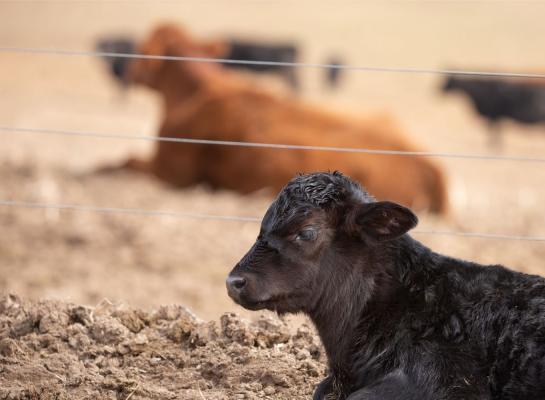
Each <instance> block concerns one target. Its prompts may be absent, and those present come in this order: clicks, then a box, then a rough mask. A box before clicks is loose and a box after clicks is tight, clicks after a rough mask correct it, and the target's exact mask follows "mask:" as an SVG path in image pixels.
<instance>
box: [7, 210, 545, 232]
mask: <svg viewBox="0 0 545 400" xmlns="http://www.w3.org/2000/svg"><path fill="white" fill-rule="evenodd" d="M0 206H5V207H20V208H31V209H54V210H61V211H81V212H96V213H102V214H121V215H123V214H124V215H139V216H148V217H171V218H191V219H203V220H219V221H235V222H253V223H258V222H261V218H258V217H245V216H234V215H213V214H202V213H193V212H179V211H166V210H148V209H141V208H123V207H99V206H90V205H82V204H56V203H42V202H29V201H18V200H0ZM412 233H414V234H418V235H442V236H460V237H468V238H479V239H495V240H517V241H526V242H545V237H542V236H520V235H504V234H495V233H482V232H460V231H447V230H420V229H417V230H414V231H412Z"/></svg>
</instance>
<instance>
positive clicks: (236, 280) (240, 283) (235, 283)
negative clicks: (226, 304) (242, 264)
mask: <svg viewBox="0 0 545 400" xmlns="http://www.w3.org/2000/svg"><path fill="white" fill-rule="evenodd" d="M227 284H228V285H229V286H231V287H232V288H233V289H235V290H238V291H240V290H242V288H244V286H246V278H242V277H240V276H233V277H229V278H227Z"/></svg>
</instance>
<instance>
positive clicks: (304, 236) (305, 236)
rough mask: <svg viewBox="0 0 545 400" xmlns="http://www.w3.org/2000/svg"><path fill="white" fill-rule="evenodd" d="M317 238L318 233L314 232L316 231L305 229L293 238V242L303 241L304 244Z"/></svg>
mask: <svg viewBox="0 0 545 400" xmlns="http://www.w3.org/2000/svg"><path fill="white" fill-rule="evenodd" d="M317 236H318V232H316V229H313V228H307V229H303V230H302V231H300V232H299V233H298V234H297V235H296V236H295V240H303V241H305V242H308V241H311V240H314V239H316V237H317Z"/></svg>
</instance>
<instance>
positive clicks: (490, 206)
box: [0, 0, 545, 399]
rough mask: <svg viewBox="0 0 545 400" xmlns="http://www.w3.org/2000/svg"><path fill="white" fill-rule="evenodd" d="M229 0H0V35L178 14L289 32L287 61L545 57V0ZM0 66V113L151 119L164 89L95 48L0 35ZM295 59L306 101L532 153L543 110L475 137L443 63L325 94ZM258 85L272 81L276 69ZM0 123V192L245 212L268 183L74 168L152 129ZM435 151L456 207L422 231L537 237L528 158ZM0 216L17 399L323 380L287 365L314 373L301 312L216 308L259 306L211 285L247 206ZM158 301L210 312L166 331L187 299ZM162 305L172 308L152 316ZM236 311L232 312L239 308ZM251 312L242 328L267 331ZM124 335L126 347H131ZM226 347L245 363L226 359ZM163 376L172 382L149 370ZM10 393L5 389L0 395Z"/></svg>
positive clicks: (540, 216) (458, 249)
mask: <svg viewBox="0 0 545 400" xmlns="http://www.w3.org/2000/svg"><path fill="white" fill-rule="evenodd" d="M226 4H227V3H224V2H217V1H206V2H193V1H187V2H169V1H161V2H149V1H135V2H127V1H107V2H106V1H104V2H102V1H74V2H66V1H55V2H39V1H36V2H32V1H28V2H27V1H24V2H14V1H6V2H1V3H0V15H1V16H2V21H3V22H2V24H1V25H0V46H21V47H49V48H71V49H82V50H89V49H92V46H93V43H94V41H95V40H96V39H97V38H98V37H101V36H102V35H104V34H108V33H125V32H126V33H134V34H137V35H139V36H140V37H141V36H143V35H145V33H146V32H148V31H149V29H151V27H152V26H153V25H154V24H155V23H157V22H161V21H164V20H174V21H178V22H180V23H183V24H185V25H186V26H188V28H190V29H191V30H192V31H193V32H195V33H196V34H199V35H202V36H209V37H212V36H214V35H220V34H224V33H230V34H232V35H235V36H240V37H248V36H252V37H260V38H264V39H278V40H294V41H296V42H298V43H299V44H300V45H301V46H302V48H303V50H304V51H303V55H302V57H303V59H302V61H308V62H323V61H325V60H326V58H327V57H328V56H329V55H331V54H339V55H341V56H342V57H343V59H345V60H346V62H348V63H351V64H354V65H371V66H392V67H395V66H399V67H421V68H442V67H450V66H454V67H460V68H472V69H494V70H513V71H524V70H527V71H544V70H545V56H544V55H543V52H542V47H543V46H542V43H541V41H540V40H539V38H543V37H545V24H542V20H543V16H544V15H545V4H540V3H536V2H479V1H468V2H465V1H464V2H453V1H452V2H451V1H445V2H433V1H414V2H412V1H411V2H401V1H393V2H378V1H369V2H352V1H347V2H320V3H319V4H316V3H315V2H306V1H301V2H297V3H293V2H288V1H275V2H248V1H243V0H238V1H234V2H229V6H227V5H226ZM0 72H1V74H0V126H12V127H22V128H46V129H66V130H70V129H72V130H80V131H96V132H104V133H119V134H132V135H139V134H142V135H153V134H155V132H156V127H157V124H158V123H159V119H160V103H159V99H158V98H157V97H156V96H155V95H154V94H153V93H150V92H149V91H146V90H144V89H139V88H136V89H131V90H130V91H128V92H127V93H122V92H121V91H120V90H119V88H118V87H116V86H115V85H114V84H113V82H112V81H111V80H110V79H109V78H108V76H107V75H106V73H105V70H104V68H103V65H102V64H101V63H100V60H96V59H93V58H90V57H62V56H54V55H36V54H34V55H28V54H25V55H23V54H12V53H0ZM300 72H301V78H302V81H303V93H302V94H301V96H302V97H303V98H304V99H306V100H307V101H310V102H313V103H316V104H317V106H321V107H327V108H328V109H335V110H338V111H339V112H346V113H351V114H356V115H357V114H360V113H366V114H368V113H373V112H386V113H389V114H392V115H393V116H394V117H395V118H396V119H397V120H398V122H399V124H400V125H401V126H402V127H404V129H405V130H406V131H407V134H409V135H410V136H411V137H412V138H414V139H415V141H417V142H419V143H421V144H422V147H424V148H425V149H427V150H433V151H441V152H465V153H474V154H498V153H499V154H504V155H525V156H535V157H543V156H544V155H545V128H544V127H543V126H541V127H523V126H519V125H515V124H511V123H505V124H504V125H503V126H502V131H503V132H504V146H503V148H502V149H496V150H494V149H490V148H489V147H488V146H487V141H488V137H487V134H486V133H487V132H486V126H485V124H484V123H483V122H482V121H481V120H480V119H479V118H478V117H476V116H475V115H474V114H473V113H472V111H471V108H470V106H469V105H468V103H467V102H466V101H465V100H464V99H463V98H462V97H460V96H452V97H446V96H442V95H441V93H440V91H439V87H440V85H441V79H442V78H441V77H438V76H432V75H407V74H393V73H365V72H361V71H360V72H358V71H352V72H350V73H348V74H347V75H346V77H345V78H346V79H344V80H343V81H342V84H341V87H340V88H339V90H338V91H334V92H332V91H329V90H327V89H326V88H325V87H324V85H323V82H322V81H323V79H322V73H323V71H320V70H313V69H308V70H307V69H306V70H301V71H300ZM263 85H269V86H271V87H272V86H274V88H275V89H277V90H278V89H279V87H281V84H280V83H279V82H278V81H277V80H275V79H274V78H272V77H271V78H267V79H265V82H263ZM0 135H1V138H2V145H1V146H0V200H20V201H30V202H48V203H65V204H80V205H89V206H100V207H125V208H142V209H150V210H151V209H153V210H165V211H175V212H192V213H205V214H216V215H239V216H252V217H259V216H261V215H262V214H263V212H264V210H265V209H266V207H267V205H268V203H269V202H270V200H271V196H272V194H271V193H267V192H266V191H263V192H260V193H256V194H253V195H250V196H239V195H236V194H233V193H229V192H224V191H219V192H212V191H210V190H209V189H208V188H206V187H195V188H189V189H186V190H174V189H172V188H170V187H167V186H165V185H163V184H161V183H159V182H157V181H155V180H153V179H151V178H149V177H146V176H138V175H133V174H119V175H116V176H109V177H106V176H102V177H99V176H89V175H87V174H86V172H88V171H89V170H90V169H92V168H93V167H95V166H97V165H99V164H100V163H103V162H107V161H112V160H114V161H115V160H121V159H123V158H124V157H126V156H127V155H128V154H146V153H148V152H149V151H150V150H151V144H150V143H146V142H139V141H128V140H127V141H125V140H106V139H91V138H70V137H63V136H55V135H41V134H22V133H16V132H4V131H2V132H0ZM241 151H242V150H241ZM438 161H439V162H440V163H441V166H442V167H443V168H444V170H445V173H446V174H447V176H448V180H449V188H450V198H451V204H452V212H451V214H450V215H449V216H448V218H434V217H430V216H427V215H422V216H420V218H421V222H420V226H419V228H420V229H422V230H428V229H440V230H458V231H469V232H489V233H503V234H510V235H531V236H545V228H544V227H543V225H544V222H545V211H544V209H543V206H542V205H543V204H544V202H545V186H544V182H545V169H544V168H543V164H539V163H529V162H527V163H524V162H507V161H479V160H460V159H456V160H455V159H439V160H438ZM0 224H1V226H2V233H3V234H2V235H0V293H4V294H8V293H12V294H14V295H16V296H20V297H21V298H23V299H25V300H24V301H21V300H19V297H4V299H3V300H2V303H1V305H0V340H1V342H0V355H1V356H2V357H3V360H4V361H6V360H7V362H8V364H5V365H6V366H4V370H2V371H0V380H1V382H2V383H3V384H5V383H10V385H11V386H7V387H8V388H9V389H8V390H10V391H11V392H9V393H13V396H15V397H13V396H12V397H13V398H48V397H45V396H46V394H43V396H42V395H40V392H39V390H46V391H47V392H43V393H47V396H50V397H49V398H63V397H62V396H64V398H74V399H76V398H78V399H79V398H90V397H91V396H93V397H95V398H96V397H97V392H93V390H94V389H93V388H94V387H99V388H102V389H100V390H104V391H105V392H103V393H108V394H107V395H106V394H104V397H100V396H98V397H99V398H107V397H106V396H110V397H111V398H120V399H128V398H139V397H140V398H170V397H169V396H173V397H172V398H184V399H185V398H187V399H191V398H197V399H198V398H203V396H204V398H206V399H216V398H236V397H235V394H240V393H239V392H236V390H238V388H237V389H236V390H235V389H233V388H234V387H235V386H237V384H236V382H237V379H238V378H237V377H241V376H244V377H245V378H244V379H247V380H246V381H243V382H245V384H246V383H248V385H250V381H252V382H253V379H254V378H255V377H257V376H261V375H260V374H261V373H264V372H263V371H266V370H267V371H268V370H269V369H271V370H273V371H281V372H282V374H281V376H283V377H284V378H283V379H287V381H286V382H288V386H290V387H291V385H296V386H297V389H293V390H300V392H297V393H295V392H290V390H292V389H288V388H286V387H285V385H284V386H282V385H279V384H277V383H275V382H276V381H274V379H275V378H274V379H273V378H271V377H269V378H264V379H265V381H263V382H261V381H260V380H259V379H258V380H257V382H258V385H256V386H252V387H250V386H247V388H246V386H245V389H244V390H248V391H249V392H251V393H252V395H253V396H257V397H262V396H264V395H265V394H264V393H265V389H266V388H267V387H269V386H270V387H273V388H274V390H275V391H279V393H280V394H278V393H277V392H275V394H270V395H269V396H271V398H298V397H297V396H302V397H301V398H308V394H309V393H310V389H309V388H310V386H311V385H313V384H315V383H316V382H317V381H318V378H317V377H316V376H315V375H313V374H315V372H310V370H309V372H308V373H305V374H302V375H301V374H300V375H299V376H298V377H297V376H296V374H295V375H290V374H292V372H293V373H295V372H294V371H301V369H300V368H306V367H301V365H303V364H304V361H306V360H308V362H309V363H310V364H312V365H313V368H315V369H313V370H312V371H318V374H319V375H320V376H322V374H323V367H322V366H321V364H319V363H318V361H316V360H315V359H314V358H312V357H310V358H308V357H307V358H305V359H302V360H299V359H298V358H297V353H295V356H294V355H293V354H292V352H293V351H296V350H295V349H306V350H309V348H310V347H309V346H311V345H310V344H309V343H310V342H309V340H310V339H309V337H308V336H305V338H304V340H303V339H302V341H299V342H298V340H299V339H297V333H296V331H297V327H298V326H300V323H301V319H298V320H296V321H293V320H288V322H287V324H288V326H289V327H290V329H291V334H292V335H295V336H289V338H288V339H286V340H284V339H285V338H284V336H282V337H283V339H282V341H278V342H275V340H277V339H271V340H272V341H273V342H274V343H273V342H270V343H272V344H270V346H269V344H267V345H266V346H262V345H260V344H257V345H256V342H254V343H253V344H251V345H248V344H241V343H239V342H237V341H236V340H232V339H231V338H229V336H228V334H226V333H225V327H224V326H223V325H222V323H221V321H220V320H219V318H220V316H221V315H223V314H224V313H225V312H237V313H239V314H242V315H244V316H245V317H247V318H252V319H255V318H257V316H255V315H253V314H250V313H246V312H244V311H243V310H241V309H240V308H238V307H236V306H235V305H234V304H232V302H231V301H230V300H229V299H228V297H227V294H226V291H225V287H224V279H225V276H226V274H227V273H228V271H229V270H230V269H231V268H232V267H233V266H234V265H235V263H236V262H237V261H238V259H240V257H241V256H242V255H243V254H244V252H245V251H246V250H247V249H248V248H249V247H250V245H251V243H252V242H253V240H254V238H255V236H256V234H257V230H258V224H256V223H252V222H232V221H218V220H197V219H189V218H173V217H152V216H141V215H119V214H99V213H96V212H81V211H80V212H76V211H58V210H41V209H27V208H15V207H6V206H0ZM415 237H417V238H418V239H419V240H422V241H423V242H424V243H426V244H427V245H429V246H431V247H432V248H434V249H435V250H437V251H441V252H444V253H447V254H450V255H454V256H458V257H463V258H467V259H472V260H475V261H478V262H482V263H501V264H505V265H508V266H510V267H512V268H514V269H517V270H520V271H525V272H529V273H537V274H545V265H544V263H543V260H544V259H545V244H544V243H543V242H541V243H540V242H521V241H502V240H485V239H477V238H465V237H453V236H439V235H423V234H415ZM66 302H71V303H73V304H77V305H78V306H72V305H67V304H66ZM110 303H112V304H113V305H111V306H109V305H108V304H110ZM165 304H179V305H182V306H184V307H188V308H189V309H191V310H192V312H194V313H195V314H196V315H198V316H199V317H200V318H203V320H206V321H208V320H215V321H216V324H217V325H216V328H210V326H209V325H207V324H205V323H200V322H199V323H195V324H194V326H195V327H194V328H191V329H190V331H189V333H187V337H184V338H180V337H175V338H172V337H171V336H172V329H171V325H174V324H183V323H185V322H180V321H186V320H187V319H188V318H189V317H187V314H186V313H185V311H180V310H182V309H181V308H177V307H175V306H169V307H167V308H164V306H163V305H165ZM78 307H84V308H78ZM80 309H81V310H84V313H93V315H95V314H96V315H98V316H99V317H97V319H96V321H95V322H92V321H91V322H89V321H86V320H85V319H83V320H81V318H84V317H78V316H77V315H76V314H77V313H78V311H74V310H80ZM120 310H121V311H120ZM127 310H129V311H127ZM130 310H133V311H130ZM153 310H156V311H153ZM161 310H163V311H161ZM164 310H171V311H168V312H172V313H174V314H172V315H170V314H169V316H168V318H167V317H165V318H163V317H158V315H160V313H162V312H163V313H164V312H167V311H164ZM82 312H83V311H82ZM74 313H76V314H74ZM127 313H128V314H127ZM75 315H76V316H75ZM85 315H87V314H85ZM123 315H136V316H137V320H138V321H140V322H137V324H139V325H138V327H139V328H138V329H137V330H136V332H134V329H132V328H131V327H130V326H129V327H127V326H126V325H125V323H124V322H123V321H125V320H124V318H125V317H123ZM269 317H270V315H268V316H266V317H264V318H269ZM78 318H80V319H78ZM225 318H227V317H224V320H225ZM228 318H232V317H228ZM233 318H234V317H233ZM25 321H26V322H25ZM43 321H46V322H43ZM233 321H237V322H236V323H237V324H238V319H236V318H234V319H233ZM42 322H43V324H46V327H42ZM95 323H99V324H104V326H106V327H107V329H106V328H105V329H106V331H108V332H109V330H113V332H114V333H111V334H112V335H114V336H115V337H112V338H109V339H101V338H100V334H99V336H96V335H97V334H96V332H95V331H94V329H95V328H93V326H94V325H93V324H95ZM19 324H22V325H21V326H22V328H21V329H22V332H23V334H21V332H20V331H19V330H18V329H19V328H17V326H19ZM25 324H26V325H25ZM47 324H49V325H47ZM192 324H193V322H192ZM256 324H258V325H252V326H253V327H249V328H244V329H247V332H254V331H253V329H254V330H255V329H257V330H259V329H261V331H262V332H265V333H263V334H264V335H269V334H270V332H269V333H267V332H268V330H267V329H268V328H263V326H262V325H259V322H256ZM275 324H276V322H275ZM192 326H193V325H192ZM267 326H268V325H267ZM275 326H276V325H275ZM112 327H113V328H112ZM133 328H134V327H133ZM169 329H170V331H169ZM274 329H276V328H274ZM274 329H273V331H272V332H273V333H274V332H275V331H274ZM279 329H280V328H279ZM281 329H282V330H283V329H285V327H284V326H282V328H281ZM182 331H183V329H182ZM93 332H95V333H93ZM142 332H143V333H142ZM169 332H171V333H169ZM195 332H197V333H195ZM203 332H205V333H204V334H203ZM245 332H246V331H245ZM108 334H109V333H108ZM201 334H203V335H204V336H200V335H201ZM254 334H255V333H252V335H254ZM139 335H140V336H139ZM142 335H143V336H142ZM169 335H170V336H169ZM207 335H208V336H207ZM305 335H306V334H305ZM286 337H288V336H286ZM203 338H204V339H203ZM74 340H75V341H76V342H74ZM103 340H106V341H110V340H111V341H112V342H111V343H106V342H104V341H103ZM199 340H201V342H199ZM267 340H269V339H267ZM313 340H314V339H313ZM71 341H72V342H71ZM192 341H193V342H192ZM195 341H197V342H199V344H196V343H197V342H195ZM80 342H81V343H80ZM140 342H142V343H140ZM71 343H72V344H71ZM74 343H75V344H74ZM132 345H135V346H136V348H137V349H138V351H135V352H134V353H133V350H131V346H132ZM280 345H285V346H287V347H285V348H283V347H282V346H280ZM279 346H280V347H279ZM290 346H291V347H290ZM286 348H287V349H288V350H289V351H284V349H286ZM126 349H128V350H126ZM120 350H121V351H120ZM124 351H127V353H123V352H124ZM309 351H310V350H309ZM155 352H159V353H160V354H159V353H155ZM161 354H162V356H161ZM236 357H249V358H248V359H249V360H251V361H249V362H248V363H246V362H240V363H237V361H235V359H236ZM97 360H98V361H97ZM271 360H274V362H272V361H271ZM48 362H50V364H47V363H48ZM207 363H212V364H214V365H222V366H223V365H225V369H226V372H225V373H224V375H222V376H214V374H213V371H218V370H220V369H219V368H211V367H210V364H207ZM310 364H309V365H310ZM0 365H4V364H3V363H0ZM40 365H41V366H42V367H43V368H46V369H45V370H44V369H43V368H42V367H40ZM46 365H50V366H51V369H52V370H51V371H50V370H47V367H46ZM181 365H184V368H182V369H180V368H181V367H180V366H181ZM199 365H201V367H199ZM206 365H208V367H206ZM125 366H127V368H125ZM40 368H41V369H40ZM202 368H205V369H206V368H208V369H207V370H206V371H208V372H203V371H205V370H199V369H202ZM178 369H180V370H179V371H178ZM254 369H255V371H254ZM221 370H223V369H221ZM70 371H74V372H73V374H72V373H71V372H70ZM105 371H110V372H111V373H110V372H107V373H106V372H105ZM256 371H258V372H256ZM259 371H261V372H259ZM203 373H204V375H203ZM25 374H27V375H25ZM55 375H57V376H55ZM30 376H32V377H39V379H38V378H36V379H37V382H38V383H39V385H36V386H35V387H34V386H33V385H34V383H32V382H31V383H27V382H28V381H29V379H28V377H30ZM161 376H166V377H167V378H164V379H165V382H169V383H168V384H165V385H162V382H163V381H162V380H161V379H163V378H161ZM263 376H269V375H267V374H266V373H265V375H263ZM271 376H272V375H271ZM25 377H26V378H25ZM193 377H198V379H197V378H195V379H194V380H192V379H193ZM260 379H261V378H260ZM30 381H32V380H30ZM74 382H79V383H78V385H72V384H73V383H74ZM195 382H199V383H198V385H199V386H195V385H194V384H195ZM271 382H272V383H271ZM282 382H284V381H282ZM139 384H141V385H144V386H139ZM201 384H202V385H201ZM184 385H186V387H185V388H184V387H183V386H184ZM259 385H261V386H259ZM0 386H1V387H2V388H4V386H3V385H0ZM240 387H241V388H242V385H240ZM33 390H38V392H36V391H34V392H32V391H33ZM97 390H98V389H97ZM163 390H164V392H162V391H163ZM199 390H200V391H201V392H202V395H201V392H200V391H199ZM86 391H87V392H86ZM269 392H270V389H269ZM6 393H8V392H6V391H5V390H4V392H0V398H2V396H3V395H4V397H5V396H8V395H7V394H6ZM36 393H37V394H36ZM131 393H133V394H132V395H131ZM162 393H163V394H162ZM271 393H272V392H271ZM55 396H57V397H55ZM138 396H139V397H138ZM154 396H155V397H154ZM161 396H163V397H161ZM176 396H178V397H176ZM222 396H223V397H222ZM305 396H306V397H305ZM7 398H10V397H7ZM241 398H242V397H241ZM249 398H251V396H250V397H249Z"/></svg>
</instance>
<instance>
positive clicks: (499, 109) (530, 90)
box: [442, 76, 545, 146]
mask: <svg viewBox="0 0 545 400" xmlns="http://www.w3.org/2000/svg"><path fill="white" fill-rule="evenodd" d="M442 89H443V91H444V92H449V91H460V92H462V93H464V94H465V95H467V96H468V97H469V99H470V100H471V102H472V105H473V107H474V108H475V110H476V111H477V112H478V113H479V114H480V115H481V116H483V117H484V118H486V119H487V120H488V125H489V130H490V143H491V144H492V145H495V146H498V145H499V144H500V142H501V137H500V133H501V132H500V129H499V122H500V121H501V120H502V119H511V120H514V121H517V122H521V123H525V124H537V123H541V122H545V85H543V86H542V85H533V84H532V83H531V82H529V81H528V80H525V81H518V80H505V79H494V78H474V77H460V76H449V77H448V78H447V79H446V81H445V83H444V85H443V88H442Z"/></svg>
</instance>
